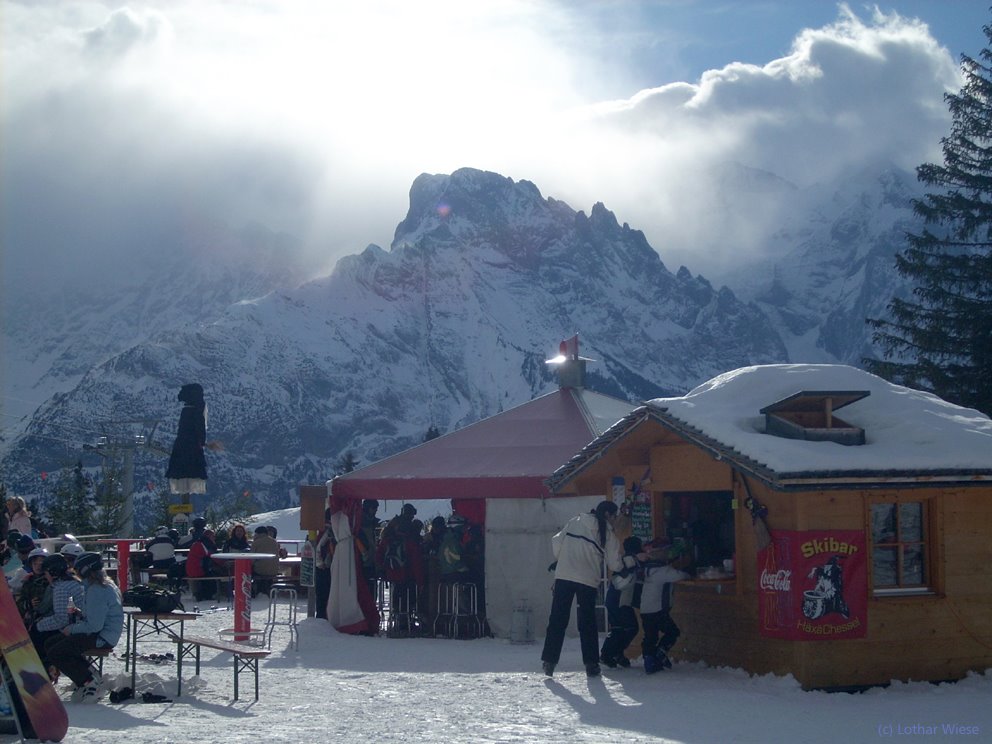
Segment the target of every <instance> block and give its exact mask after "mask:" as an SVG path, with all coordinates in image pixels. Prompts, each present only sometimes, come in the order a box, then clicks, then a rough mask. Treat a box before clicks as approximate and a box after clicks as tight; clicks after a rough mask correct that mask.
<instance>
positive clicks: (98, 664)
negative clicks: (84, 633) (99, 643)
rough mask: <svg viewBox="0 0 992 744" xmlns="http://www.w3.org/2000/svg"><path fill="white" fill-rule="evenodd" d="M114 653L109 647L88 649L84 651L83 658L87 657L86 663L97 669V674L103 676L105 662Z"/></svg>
mask: <svg viewBox="0 0 992 744" xmlns="http://www.w3.org/2000/svg"><path fill="white" fill-rule="evenodd" d="M112 653H114V649H112V648H110V647H109V646H108V647H106V648H88V649H86V650H85V651H83V656H84V657H86V661H88V662H89V665H90V666H91V667H93V668H95V669H96V671H97V673H98V674H99V675H100V676H101V677H102V676H103V660H104V659H106V658H107V657H108V656H110V655H111V654H112Z"/></svg>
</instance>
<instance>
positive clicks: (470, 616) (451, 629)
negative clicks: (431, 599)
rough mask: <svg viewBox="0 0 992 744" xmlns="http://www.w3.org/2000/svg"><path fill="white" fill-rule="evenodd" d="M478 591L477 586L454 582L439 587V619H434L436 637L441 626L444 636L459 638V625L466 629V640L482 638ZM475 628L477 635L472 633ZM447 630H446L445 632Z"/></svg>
mask: <svg viewBox="0 0 992 744" xmlns="http://www.w3.org/2000/svg"><path fill="white" fill-rule="evenodd" d="M477 592H478V590H477V589H476V586H475V584H469V583H463V582H454V583H450V584H448V583H445V584H440V585H438V588H437V617H436V618H434V635H435V636H436V635H438V624H439V623H440V624H441V628H442V631H444V632H443V635H445V636H446V637H448V638H458V637H459V634H458V630H459V625H462V626H463V627H465V630H466V633H465V635H464V637H465V638H481V637H482V620H481V619H480V618H479V599H478V593H477ZM473 626H474V628H475V635H471V633H470V631H471V630H472V628H473ZM445 629H446V630H445Z"/></svg>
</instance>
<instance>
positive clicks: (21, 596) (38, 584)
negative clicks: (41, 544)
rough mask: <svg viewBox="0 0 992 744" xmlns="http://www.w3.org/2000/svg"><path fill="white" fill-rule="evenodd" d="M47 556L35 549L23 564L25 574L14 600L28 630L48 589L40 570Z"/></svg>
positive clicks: (43, 550)
mask: <svg viewBox="0 0 992 744" xmlns="http://www.w3.org/2000/svg"><path fill="white" fill-rule="evenodd" d="M47 556H48V551H47V550H45V549H44V548H35V549H34V550H32V551H31V552H30V553H29V554H28V559H27V561H26V562H25V564H24V569H25V570H26V574H25V575H24V578H23V579H22V581H21V588H20V590H19V591H18V593H17V595H16V598H17V609H18V610H19V611H20V613H21V619H22V620H24V627H25V628H30V627H31V624H32V623H34V620H35V616H36V615H37V613H38V609H39V605H40V604H41V601H42V599H43V598H44V596H45V590H46V589H48V580H47V579H45V573H44V571H42V568H41V564H42V563H44V561H45V558H46V557H47Z"/></svg>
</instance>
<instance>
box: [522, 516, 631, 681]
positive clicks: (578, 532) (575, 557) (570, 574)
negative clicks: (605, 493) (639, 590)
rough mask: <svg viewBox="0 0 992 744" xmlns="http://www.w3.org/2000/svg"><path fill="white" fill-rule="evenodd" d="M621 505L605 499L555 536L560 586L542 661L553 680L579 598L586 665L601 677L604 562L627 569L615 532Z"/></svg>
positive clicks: (578, 615)
mask: <svg viewBox="0 0 992 744" xmlns="http://www.w3.org/2000/svg"><path fill="white" fill-rule="evenodd" d="M616 516H617V505H616V504H615V503H613V502H612V501H600V502H599V503H598V504H597V505H596V508H595V509H593V510H592V511H591V512H589V513H587V514H579V515H578V516H576V517H572V519H570V520H569V521H568V522H567V523H566V524H565V526H564V527H563V528H562V529H561V531H560V532H559V533H558V534H557V535H555V536H554V537H553V538H551V549H552V551H553V552H554V556H555V563H554V564H552V565H554V571H555V583H554V589H553V593H552V597H551V615H550V616H549V618H548V630H547V632H546V633H545V636H544V649H543V651H542V652H541V662H542V666H543V669H544V673H545V674H546V675H547V676H548V677H550V676H552V675H553V674H554V671H555V666H556V665H557V664H558V659H559V657H560V656H561V647H562V644H563V643H564V642H565V629H566V628H567V627H568V621H569V620H570V619H571V615H572V600H573V599H574V600H576V621H577V623H578V626H579V639H580V641H581V645H582V663H583V664H585V667H586V675H587V676H589V677H598V676H599V674H600V668H599V631H598V629H597V626H596V591H597V589H598V588H599V580H600V577H601V576H602V575H603V563H604V561H605V563H606V567H607V568H609V569H610V570H611V571H614V572H619V571H622V570H623V567H624V563H623V560H622V559H621V555H620V543H619V541H618V540H617V537H616V535H615V534H613V522H614V520H615V519H616Z"/></svg>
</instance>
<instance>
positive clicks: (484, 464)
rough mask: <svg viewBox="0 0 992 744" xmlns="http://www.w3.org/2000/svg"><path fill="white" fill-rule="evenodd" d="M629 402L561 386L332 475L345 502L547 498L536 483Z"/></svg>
mask: <svg viewBox="0 0 992 744" xmlns="http://www.w3.org/2000/svg"><path fill="white" fill-rule="evenodd" d="M633 407H634V406H633V405H631V404H630V403H627V402H625V401H622V400H618V399H617V398H611V397H609V396H606V395H600V394H599V393H594V392H591V391H589V390H584V389H579V388H564V389H559V390H556V391H555V392H553V393H548V394H547V395H543V396H541V397H540V398H535V399H534V400H532V401H530V402H529V403H524V404H523V405H520V406H517V407H516V408H512V409H510V410H509V411H505V412H503V413H499V414H497V415H495V416H491V417H489V418H487V419H483V420H482V421H479V422H477V423H475V424H471V425H469V426H466V427H465V428H463V429H459V430H458V431H455V432H452V433H450V434H446V435H444V436H442V437H438V438H437V439H432V440H430V441H429V442H425V443H424V444H421V445H418V446H416V447H411V448H410V449H408V450H405V451H403V452H400V453H398V454H396V455H393V456H392V457H387V458H385V459H383V460H379V461H378V462H376V463H373V464H371V465H368V466H367V467H364V468H361V469H359V470H355V471H353V472H351V473H347V474H345V475H342V476H339V477H337V478H335V479H334V480H333V481H331V482H330V487H331V489H330V490H331V493H332V495H333V496H335V497H339V498H346V499H379V500H383V499H404V500H407V501H412V500H416V499H452V498H454V499H466V498H467V499H472V498H475V499H491V498H539V497H542V496H547V497H550V496H552V494H551V492H550V491H549V490H548V488H547V486H545V485H544V479H545V478H547V477H548V476H549V475H551V473H552V472H554V470H555V469H556V468H558V467H559V466H560V465H562V464H563V463H565V462H566V461H567V460H568V459H569V458H570V457H572V455H574V454H575V453H576V452H578V451H579V450H580V449H582V447H584V446H585V445H586V444H588V443H589V442H590V441H591V440H592V439H594V438H595V437H597V436H599V435H600V434H601V433H602V432H604V431H605V430H606V429H607V428H609V427H610V426H611V425H612V424H613V423H614V422H616V421H618V420H619V419H620V418H622V417H623V416H624V415H626V414H627V413H628V412H630V410H631V409H633Z"/></svg>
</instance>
